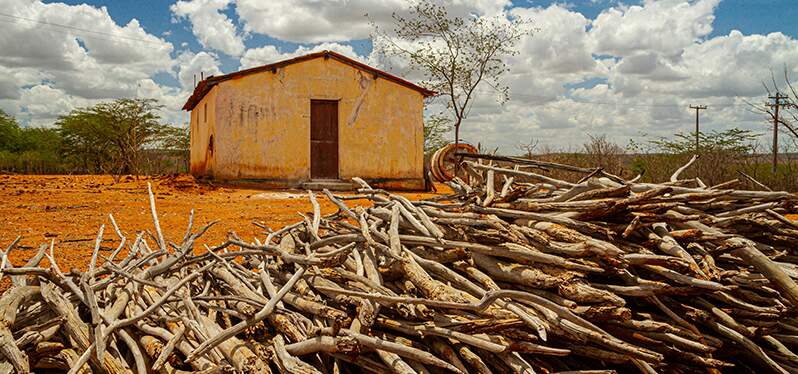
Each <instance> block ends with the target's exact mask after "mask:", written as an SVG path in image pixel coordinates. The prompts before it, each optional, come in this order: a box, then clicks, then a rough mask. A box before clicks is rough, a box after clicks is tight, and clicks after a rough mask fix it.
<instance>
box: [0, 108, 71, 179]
mask: <svg viewBox="0 0 798 374" xmlns="http://www.w3.org/2000/svg"><path fill="white" fill-rule="evenodd" d="M60 144H61V143H60V137H59V136H58V133H57V132H56V131H55V130H54V129H46V128H38V127H21V126H20V125H19V123H18V122H17V120H16V119H15V118H14V117H12V116H10V115H9V114H7V113H6V112H4V111H2V110H0V170H3V169H11V170H16V171H22V172H26V173H32V172H34V173H40V172H54V171H59V166H60V164H59V158H60V157H59V149H60Z"/></svg>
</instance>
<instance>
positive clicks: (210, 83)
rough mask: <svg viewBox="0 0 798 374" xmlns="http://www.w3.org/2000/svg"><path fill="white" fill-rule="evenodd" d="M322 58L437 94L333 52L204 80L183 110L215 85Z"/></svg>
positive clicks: (315, 54) (324, 52) (195, 89)
mask: <svg viewBox="0 0 798 374" xmlns="http://www.w3.org/2000/svg"><path fill="white" fill-rule="evenodd" d="M320 57H324V58H332V59H335V60H338V61H339V62H342V63H344V64H347V65H349V66H352V67H354V68H356V69H360V70H363V71H367V72H369V73H372V74H374V75H375V76H377V77H380V78H383V79H386V80H389V81H391V82H394V83H396V84H399V85H402V86H405V87H407V88H410V89H413V90H416V91H418V92H420V93H421V94H422V95H424V96H425V97H427V96H433V95H436V94H437V92H435V91H431V90H428V89H426V88H424V87H421V86H419V85H416V84H414V83H412V82H409V81H406V80H404V79H402V78H399V77H397V76H395V75H393V74H390V73H386V72H384V71H382V70H379V69H377V68H374V67H371V66H368V65H366V64H364V63H362V62H359V61H356V60H354V59H351V58H349V57H346V56H344V55H342V54H340V53H337V52H333V51H321V52H315V53H310V54H307V55H303V56H299V57H294V58H292V59H288V60H283V61H278V62H275V63H272V64H268V65H263V66H258V67H254V68H250V69H245V70H241V71H237V72H235V73H230V74H224V75H220V76H210V77H208V78H206V79H204V80H202V81H201V82H199V84H197V87H194V92H193V93H192V94H191V96H189V98H188V100H186V103H185V104H184V105H183V110H193V109H194V107H195V106H197V104H199V102H200V100H202V98H203V97H205V95H206V94H207V93H208V92H210V90H211V88H213V86H215V85H217V84H219V83H221V82H224V81H226V80H229V79H234V78H241V77H245V76H247V75H250V74H255V73H260V72H264V71H272V70H274V69H277V68H281V67H284V66H288V65H291V64H295V63H298V62H303V61H308V60H313V59H316V58H320Z"/></svg>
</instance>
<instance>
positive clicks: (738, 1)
mask: <svg viewBox="0 0 798 374" xmlns="http://www.w3.org/2000/svg"><path fill="white" fill-rule="evenodd" d="M55 2H60V3H66V4H75V5H77V4H91V5H95V6H98V7H102V6H104V7H106V8H108V11H109V13H110V15H111V17H112V18H113V19H114V20H115V21H117V23H119V24H126V23H128V22H129V21H130V20H131V19H133V18H135V19H137V20H138V21H139V22H141V24H142V26H143V27H144V28H145V29H146V30H147V31H149V32H150V33H152V34H154V35H158V36H162V37H164V38H166V39H167V40H168V41H170V42H172V43H173V44H174V45H176V46H179V45H181V44H182V43H188V48H190V49H191V50H194V51H200V50H202V49H203V48H202V46H201V45H200V44H199V43H198V42H197V38H195V37H194V35H193V34H192V32H191V25H190V24H189V22H188V21H187V20H185V19H182V20H175V17H174V16H173V15H172V12H171V11H170V10H169V7H170V6H171V5H172V4H174V2H175V1H174V0H147V1H132V0H117V1H81V0H67V1H45V3H55ZM640 3H642V2H641V1H625V2H619V1H615V0H586V1H530V0H520V1H518V0H515V1H512V4H513V6H520V7H544V8H545V7H548V6H550V5H553V4H560V5H564V6H566V7H567V8H569V9H571V10H573V11H576V12H579V13H581V14H583V15H584V16H585V17H586V18H589V19H593V18H595V17H596V16H597V15H598V14H599V13H601V12H602V11H604V10H606V9H607V8H608V7H610V6H618V5H619V4H624V5H636V4H640ZM224 13H225V14H226V15H227V16H228V17H229V18H230V19H232V20H233V21H234V22H238V15H237V14H236V12H235V9H234V8H233V7H229V8H227V9H226V10H225V11H224ZM796 20H798V6H795V2H794V1H793V0H723V1H721V2H720V5H719V6H718V8H717V10H716V12H715V21H714V23H713V31H712V33H711V34H709V37H714V36H718V35H726V34H728V33H729V32H730V31H731V30H740V31H742V32H743V33H744V34H768V33H771V32H777V31H778V32H782V33H784V34H786V35H789V36H792V37H797V36H798V22H796ZM175 21H176V22H175ZM244 43H245V45H246V46H247V47H248V48H256V47H261V46H264V45H276V46H278V47H280V48H283V49H285V50H293V49H296V47H297V45H298V44H297V43H291V42H286V41H281V40H279V39H275V38H272V37H269V36H267V35H261V34H251V35H249V37H248V38H246V39H244ZM350 44H352V45H353V47H355V51H356V52H358V54H361V55H367V54H368V53H369V52H370V43H369V41H368V40H358V41H352V42H350ZM221 61H222V71H224V72H230V71H235V70H236V69H237V68H238V60H236V59H234V58H230V57H229V56H224V55H223V56H221ZM161 80H163V81H164V82H169V81H170V80H169V79H168V78H166V77H161Z"/></svg>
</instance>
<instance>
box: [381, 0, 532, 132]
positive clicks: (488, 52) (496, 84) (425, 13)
mask: <svg viewBox="0 0 798 374" xmlns="http://www.w3.org/2000/svg"><path fill="white" fill-rule="evenodd" d="M393 18H394V23H395V29H394V32H393V33H390V34H389V33H386V32H384V31H382V30H380V29H379V28H378V27H377V26H376V24H373V27H374V35H373V39H374V41H375V43H374V45H375V49H376V50H377V52H378V53H380V54H382V55H384V56H393V57H399V58H401V59H403V60H405V61H407V63H408V64H409V66H410V68H412V69H414V70H417V71H419V72H420V73H421V74H423V75H424V77H425V81H424V82H423V84H424V85H425V86H427V87H428V88H430V89H432V90H434V91H437V92H438V93H439V94H440V95H441V96H442V97H443V98H444V99H445V104H446V107H447V109H448V110H449V111H450V116H451V119H452V122H453V125H454V137H455V138H454V139H455V143H458V142H459V141H460V125H461V124H462V122H463V120H464V119H466V117H468V113H469V111H470V109H471V106H472V104H473V101H474V98H475V97H476V96H477V88H478V87H480V86H482V85H483V84H486V85H488V86H490V87H492V88H493V89H495V90H496V91H497V92H498V93H499V95H498V101H499V103H500V104H503V103H504V102H506V101H507V100H508V99H509V88H508V87H507V86H506V85H503V84H502V82H501V77H502V76H503V75H504V74H505V73H506V72H507V71H508V70H509V69H508V67H507V64H506V63H505V62H504V58H506V57H508V56H512V55H515V54H517V50H516V49H515V46H516V44H517V43H518V41H519V40H520V39H521V37H522V36H523V35H525V34H527V33H528V32H529V31H526V30H528V29H527V28H525V27H523V25H524V22H523V21H522V20H520V19H517V18H516V19H511V20H507V19H506V18H504V17H494V18H489V17H484V16H474V15H468V16H466V17H452V16H450V15H449V14H448V13H447V11H446V8H445V7H444V6H443V5H439V4H436V3H435V2H431V1H420V2H417V3H416V4H414V5H413V6H412V7H411V8H410V10H409V15H408V16H407V17H405V16H401V15H398V14H396V13H394V15H393Z"/></svg>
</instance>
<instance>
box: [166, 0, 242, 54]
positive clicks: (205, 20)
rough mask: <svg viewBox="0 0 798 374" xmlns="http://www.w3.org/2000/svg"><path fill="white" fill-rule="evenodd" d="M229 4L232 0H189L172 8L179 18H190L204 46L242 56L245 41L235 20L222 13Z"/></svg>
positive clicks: (194, 31) (173, 5) (192, 28)
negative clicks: (234, 22)
mask: <svg viewBox="0 0 798 374" xmlns="http://www.w3.org/2000/svg"><path fill="white" fill-rule="evenodd" d="M228 6H230V0H188V1H178V2H176V3H174V4H172V6H171V7H170V9H171V10H172V13H174V14H175V16H177V17H178V18H188V20H189V21H190V22H191V31H192V32H193V33H194V36H196V37H197V38H198V39H199V42H200V44H202V45H203V46H204V47H207V48H212V49H215V50H217V51H220V52H222V53H225V54H227V55H230V56H240V55H241V54H242V53H244V49H245V47H244V41H243V40H242V37H241V35H240V34H239V33H238V31H237V28H236V25H235V24H233V21H232V20H230V18H228V17H227V15H225V14H224V13H222V11H224V10H225V9H227V7H228Z"/></svg>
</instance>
